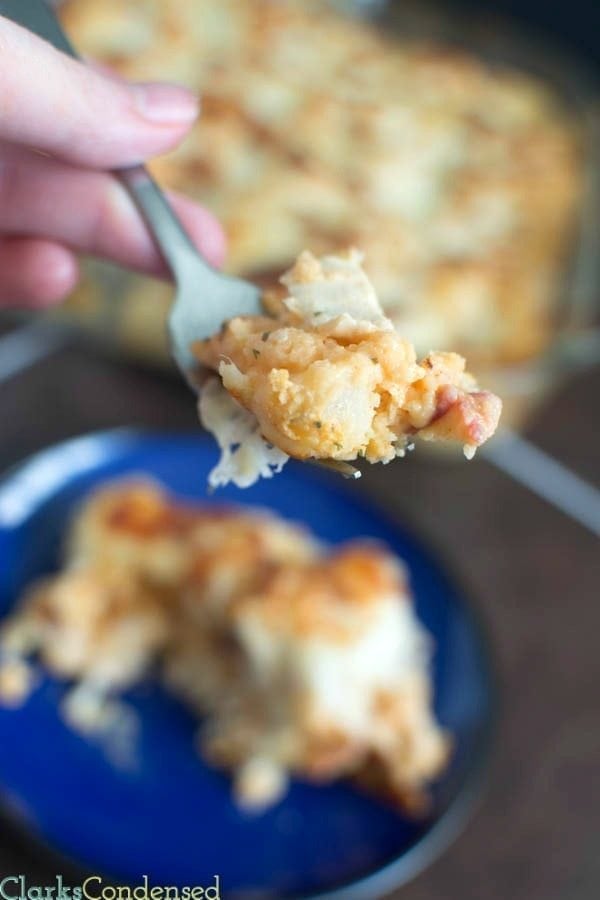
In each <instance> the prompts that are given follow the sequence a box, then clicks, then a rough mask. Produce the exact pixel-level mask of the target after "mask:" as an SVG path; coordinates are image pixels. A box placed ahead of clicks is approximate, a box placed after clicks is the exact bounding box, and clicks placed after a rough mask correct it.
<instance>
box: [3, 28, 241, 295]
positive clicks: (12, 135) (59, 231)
mask: <svg viewBox="0 0 600 900" xmlns="http://www.w3.org/2000/svg"><path fill="white" fill-rule="evenodd" d="M197 114H198V104H197V100H196V98H195V97H194V96H193V95H192V94H191V93H189V92H188V91H187V90H185V89H184V88H180V87H175V86H173V85H166V84H129V83H126V82H123V81H121V80H119V79H117V78H113V77H111V76H109V75H106V74H103V73H100V72H99V71H96V70H95V69H93V68H90V67H88V66H86V65H84V64H83V63H80V62H77V61H75V60H73V59H70V58H69V57H67V56H64V55H63V54H61V53H59V52H58V51H57V50H55V49H54V48H53V47H51V46H50V45H49V44H47V43H46V42H45V41H43V40H41V39H40V38H38V37H37V36H35V35H32V34H30V33H29V32H28V31H26V30H25V29H23V28H20V27H19V26H18V25H15V24H14V23H12V22H9V21H8V20H7V19H4V18H1V17H0V305H2V304H4V305H7V304H9V303H10V304H12V305H15V304H17V305H22V306H29V307H38V308H39V307H44V306H47V305H49V304H52V303H54V302H56V301H58V300H60V299H62V298H63V297H64V296H65V295H66V294H68V293H69V292H70V291H71V290H72V288H73V287H74V285H75V283H76V281H77V277H78V266H77V260H76V256H75V254H76V253H89V254H93V255H96V256H101V257H105V258H107V259H111V260H114V261H115V262H117V263H120V264H121V265H124V266H128V267H130V268H132V269H136V270H138V271H141V272H147V273H150V274H155V275H162V276H166V275H167V272H166V270H165V267H164V265H163V263H162V261H161V259H160V256H159V254H158V252H157V250H156V249H155V247H154V244H153V242H152V240H151V238H150V236H149V234H148V232H147V230H146V227H145V225H144V223H143V221H142V220H141V218H140V216H139V213H138V212H137V210H136V208H135V206H134V205H133V202H132V201H131V199H130V198H129V196H128V194H127V193H126V191H125V190H124V188H123V187H121V185H120V184H119V182H118V181H117V180H116V179H115V178H114V177H113V176H112V175H110V174H108V171H109V170H110V169H114V168H118V167H120V166H127V165H133V164H134V163H138V162H142V161H143V160H146V159H149V158H150V157H152V156H156V155H157V154H159V153H164V152H166V151H167V150H170V149H171V148H173V147H175V146H176V145H177V144H178V143H179V142H180V141H181V140H182V138H183V137H184V136H185V134H186V133H187V131H188V130H189V129H190V127H191V126H192V124H193V122H194V120H195V119H196V117H197ZM170 196H171V200H172V202H173V205H174V207H175V209H176V211H177V213H178V215H179V216H180V218H181V220H182V222H183V224H184V225H185V227H186V229H187V230H188V232H189V234H190V236H191V238H192V240H193V241H194V242H195V244H196V245H197V246H198V248H199V249H200V251H201V252H202V253H203V254H204V255H205V256H206V257H207V259H208V260H209V261H211V262H212V263H213V264H215V265H218V264H219V263H220V262H222V258H223V255H224V246H225V242H224V237H223V233H222V231H221V228H220V226H219V225H218V223H217V222H216V220H215V219H214V218H213V217H212V216H211V215H210V213H208V212H207V211H206V210H204V209H202V208H201V207H199V206H197V205H196V204H194V203H192V202H191V201H190V200H187V199H186V198H184V197H181V196H177V195H174V194H171V195H170Z"/></svg>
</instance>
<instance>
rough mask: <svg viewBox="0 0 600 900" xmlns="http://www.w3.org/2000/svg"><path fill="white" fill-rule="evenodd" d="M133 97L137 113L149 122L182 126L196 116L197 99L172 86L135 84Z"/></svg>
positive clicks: (184, 90)
mask: <svg viewBox="0 0 600 900" xmlns="http://www.w3.org/2000/svg"><path fill="white" fill-rule="evenodd" d="M133 95H134V98H135V105H136V108H137V110H138V112H139V113H140V114H141V115H142V116H143V117H144V118H145V119H147V120H148V121H149V122H155V123H157V124H159V125H160V124H163V125H184V124H187V123H190V122H193V121H194V119H195V118H196V117H197V115H198V109H199V102H198V98H197V97H196V96H194V94H192V92H191V91H188V90H186V89H185V88H182V87H178V86H176V85H174V84H173V85H172V84H136V85H134V87H133Z"/></svg>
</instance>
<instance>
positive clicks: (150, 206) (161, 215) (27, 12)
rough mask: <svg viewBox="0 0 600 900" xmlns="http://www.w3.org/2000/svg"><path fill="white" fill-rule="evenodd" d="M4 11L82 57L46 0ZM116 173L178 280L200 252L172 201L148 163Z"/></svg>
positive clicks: (29, 0) (22, 0)
mask: <svg viewBox="0 0 600 900" xmlns="http://www.w3.org/2000/svg"><path fill="white" fill-rule="evenodd" d="M0 15H3V16H6V18H8V19H11V20H12V21H13V22H16V23H17V24H18V25H22V26H23V27H24V28H27V29H28V30H29V31H33V32H34V33H35V34H37V35H38V36H39V37H41V38H43V39H44V40H45V41H48V43H50V44H52V45H53V46H54V47H56V49H57V50H60V51H61V52H63V53H66V54H67V55H68V56H72V57H74V58H75V59H79V58H80V57H79V54H78V53H77V52H76V50H75V48H74V47H73V45H72V44H71V42H70V40H69V38H68V37H67V35H66V34H65V32H64V31H63V29H62V27H61V25H60V23H59V21H58V19H57V18H56V16H55V14H54V12H53V11H52V9H50V7H49V6H48V5H47V3H45V2H44V0H0ZM114 174H115V176H116V177H117V178H118V179H119V181H120V182H121V183H122V184H123V185H124V187H125V188H126V189H127V191H128V192H129V194H130V195H131V197H132V199H133V201H134V203H135V205H136V206H137V208H138V209H139V211H140V213H141V215H142V217H143V219H144V221H145V222H146V225H147V226H148V228H149V230H150V232H151V234H152V236H153V237H154V239H155V241H156V243H157V245H158V248H159V250H160V252H161V254H162V256H163V257H164V259H165V262H166V263H167V265H168V267H169V269H170V271H171V273H172V274H173V277H174V278H175V280H176V281H177V280H178V278H179V276H180V273H181V274H183V272H184V270H185V267H186V266H187V264H188V262H189V260H190V254H192V255H193V257H194V258H195V260H196V266H197V265H198V257H199V255H200V254H199V253H198V251H197V250H196V248H195V246H194V245H193V244H192V242H191V240H190V238H189V236H188V234H187V232H186V231H185V229H184V227H183V226H182V224H181V222H180V221H179V219H178V218H177V216H176V215H175V213H174V212H173V208H172V206H171V204H170V203H169V201H168V200H167V198H166V197H165V194H164V193H163V191H162V190H161V189H160V188H159V186H158V185H157V183H156V182H155V181H154V179H153V178H152V176H151V174H150V172H149V171H148V170H147V168H146V167H145V166H143V165H137V166H130V167H128V168H123V169H117V170H115V171H114ZM202 261H203V262H204V264H205V266H206V268H207V270H209V271H211V272H212V271H213V269H212V268H211V266H209V264H208V263H207V262H206V261H205V260H202Z"/></svg>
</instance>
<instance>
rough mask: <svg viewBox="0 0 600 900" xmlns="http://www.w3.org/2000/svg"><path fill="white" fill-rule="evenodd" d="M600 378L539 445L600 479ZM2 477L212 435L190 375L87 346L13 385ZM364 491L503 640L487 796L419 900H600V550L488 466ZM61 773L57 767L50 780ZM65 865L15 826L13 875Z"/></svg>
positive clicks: (5, 407)
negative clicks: (129, 434) (17, 468)
mask: <svg viewBox="0 0 600 900" xmlns="http://www.w3.org/2000/svg"><path fill="white" fill-rule="evenodd" d="M598 396H600V371H596V372H595V373H593V374H592V375H591V376H581V377H580V378H578V379H577V380H574V381H572V382H571V383H570V384H569V385H568V386H566V387H565V388H564V389H563V390H562V391H561V392H560V393H559V394H558V395H557V396H556V397H555V399H554V400H553V402H552V403H551V404H548V405H546V407H545V409H544V410H543V411H541V412H540V413H538V415H537V417H536V420H535V421H534V422H532V423H531V427H530V429H529V431H528V436H529V437H531V438H532V439H533V440H535V441H536V442H538V444H539V445H540V446H541V447H543V448H544V449H545V450H547V451H549V452H550V453H553V454H554V455H555V456H556V457H557V458H558V459H560V460H562V461H563V462H566V463H568V464H569V465H570V466H572V467H573V469H574V470H575V471H577V472H578V473H579V474H580V475H582V476H584V477H586V478H588V479H589V480H590V481H595V482H596V483H598V479H599V477H600V470H599V466H598V459H599V454H600V429H599V428H598V413H599V409H598V399H597V398H598ZM0 410H1V423H2V424H1V429H2V432H1V434H2V437H1V441H0V469H4V468H6V467H7V466H9V465H10V464H12V463H14V462H16V461H18V460H21V459H23V458H24V457H25V456H26V455H28V454H29V453H31V452H33V451H35V450H38V449H40V448H43V447H45V446H47V445H48V444H51V443H53V442H55V441H59V440H62V439H64V438H66V437H69V436H71V435H74V434H80V433H82V432H87V431H93V430H97V429H102V428H111V427H114V426H119V425H130V424H135V425H142V426H151V427H153V428H164V429H167V428H171V429H190V428H191V429H193V428H196V427H197V424H196V421H195V416H194V409H193V403H192V399H191V396H190V395H189V393H188V392H187V390H186V389H185V388H184V387H183V385H181V384H179V383H178V382H177V381H176V380H175V379H168V378H164V377H162V376H160V375H156V374H153V373H150V372H148V371H146V370H144V369H143V368H134V367H130V366H126V365H125V364H123V363H113V362H109V361H108V360H106V359H105V358H103V357H102V356H100V355H98V354H97V353H95V352H93V351H92V350H91V349H90V348H84V347H72V348H69V349H67V350H63V351H61V352H59V353H57V354H56V355H54V356H53V357H51V358H49V359H47V360H44V361H43V362H40V363H38V364H37V365H36V366H34V367H33V368H31V369H29V370H27V371H26V372H24V373H22V374H21V375H19V376H18V377H16V378H14V379H12V380H10V381H8V382H6V383H4V384H2V385H0ZM357 490H361V491H365V492H367V493H368V494H370V495H372V496H373V497H374V498H375V499H376V500H378V501H379V502H380V503H382V504H383V505H387V506H388V507H391V508H392V511H393V512H394V513H395V514H397V515H400V516H403V517H405V518H407V519H408V520H409V521H412V522H414V524H415V526H416V527H417V529H418V530H419V531H420V532H421V533H425V534H426V535H429V536H430V537H431V539H432V541H433V542H434V544H436V545H438V546H440V547H441V548H442V549H443V550H445V553H446V555H448V556H450V557H451V558H452V557H453V558H454V560H455V565H456V567H457V569H458V570H459V572H460V573H461V574H462V576H463V580H464V581H466V583H467V584H468V586H470V588H471V593H472V594H473V595H474V597H475V598H476V602H477V603H478V605H479V608H480V611H481V612H482V614H483V617H484V619H485V620H486V621H487V624H488V626H489V627H490V629H491V632H492V636H493V642H494V645H495V650H496V656H497V660H498V664H499V669H500V676H501V681H502V688H503V694H504V714H503V721H502V723H501V727H500V732H499V736H498V741H497V746H496V753H495V760H494V763H493V766H492V771H491V775H490V784H489V787H488V790H487V794H486V796H485V798H484V800H483V803H482V804H481V806H480V808H479V811H478V812H477V813H476V815H475V816H474V818H473V819H472V821H471V823H470V824H469V825H468V827H467V828H466V830H465V831H464V833H463V834H462V836H461V837H460V838H459V839H458V840H457V842H456V843H455V844H454V845H453V847H452V848H451V849H450V850H449V851H447V852H446V853H445V854H444V856H443V857H442V858H441V859H440V860H439V861H438V862H436V863H435V864H434V865H433V866H431V867H430V868H429V869H428V870H427V871H426V872H425V873H423V874H422V875H420V876H419V877H418V878H417V879H416V880H415V881H413V882H412V883H411V884H410V885H407V886H406V887H405V888H403V889H402V890H401V891H399V892H398V894H397V896H398V897H402V898H403V900H434V898H435V900H438V898H439V900H441V898H444V900H449V898H452V900H454V898H456V900H521V898H523V900H553V898H560V900H598V898H599V897H600V714H599V709H598V707H599V701H598V687H599V685H600V552H599V550H600V548H599V544H598V541H597V539H595V538H594V537H592V536H591V535H590V534H588V533H586V532H585V531H584V530H583V529H582V528H581V527H580V526H579V525H577V524H575V523H573V522H571V521H569V520H567V519H565V518H564V517H563V516H562V515H561V514H560V513H558V512H557V511H555V510H554V509H552V508H550V507H549V506H547V505H546V504H545V503H543V502H542V501H540V500H538V499H536V498H535V497H533V496H531V495H530V494H529V493H528V492H527V491H526V490H525V489H523V488H521V487H519V486H517V485H515V484H513V483H512V482H511V481H509V480H508V479H507V478H506V477H505V476H504V475H501V474H500V473H498V472H496V471H495V470H493V469H492V468H491V467H490V465H489V464H488V463H486V462H485V461H483V460H481V461H480V460H475V461H474V462H473V463H470V464H468V465H467V464H463V465H452V464H448V463H442V462H437V463H433V462H430V461H424V460H423V457H422V456H421V458H420V459H419V457H418V455H415V456H414V457H412V458H410V459H407V460H405V461H399V462H397V463H396V464H394V465H393V466H392V467H388V468H383V467H373V468H372V469H370V470H369V471H368V472H367V473H366V476H365V477H363V479H362V484H361V485H360V487H357ZM48 777H51V765H50V763H49V775H48ZM58 870H60V869H59V866H58V864H57V862H56V860H54V859H53V858H52V857H50V856H47V855H45V854H44V853H42V852H40V851H39V850H36V849H34V848H33V847H32V846H31V845H30V844H29V842H28V841H27V840H26V839H25V838H23V837H21V836H17V835H15V834H14V833H13V832H12V831H11V830H10V829H8V828H7V827H6V826H4V827H3V828H2V831H1V832H0V875H4V874H13V873H21V872H23V873H25V874H26V875H27V876H28V880H29V882H30V884H50V883H52V882H53V880H54V875H55V873H56V872H57V871H58Z"/></svg>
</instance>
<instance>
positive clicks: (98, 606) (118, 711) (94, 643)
mask: <svg viewBox="0 0 600 900" xmlns="http://www.w3.org/2000/svg"><path fill="white" fill-rule="evenodd" d="M429 656H430V647H429V640H428V637H427V635H426V633H425V631H424V629H423V628H422V626H421V625H420V623H419V622H418V621H417V618H416V616H415V613H414V609H413V604H412V599H411V595H410V591H409V587H408V583H407V575H406V572H405V570H404V568H403V566H402V564H401V562H400V560H398V559H397V558H396V557H394V556H393V555H392V553H391V552H390V551H389V550H388V549H386V548H385V547H384V546H381V545H379V544H375V543H371V542H368V541H359V542H355V543H349V544H345V545H341V546H338V547H335V548H327V547H324V546H322V545H321V544H319V543H318V542H317V541H316V539H315V538H313V537H312V536H311V535H310V534H309V533H307V532H306V531H304V530H302V529H301V528H299V527H297V526H295V525H292V524H290V523H288V522H286V521H284V520H282V519H279V518H277V517H275V516H274V515H270V514H267V513H264V512H261V511H257V510H248V509H244V510H242V509H236V508H225V507H218V506H195V507H194V506H191V505H183V504H181V503H179V502H176V501H174V500H172V499H170V498H169V497H168V496H167V495H166V494H165V493H164V492H163V491H162V490H161V488H160V487H159V486H158V485H155V484H154V483H153V482H149V481H137V482H124V483H123V482H122V483H116V484H113V485H111V486H108V487H104V488H102V489H100V490H99V491H98V492H97V493H96V494H94V495H92V496H91V497H90V498H89V499H88V500H87V502H86V503H85V505H84V507H83V508H82V510H81V512H80V513H79V515H78V517H77V518H76V520H75V522H74V524H73V527H72V529H71V532H70V535H69V539H68V543H67V559H66V565H65V568H64V569H63V570H62V571H60V572H58V573H57V574H55V575H53V576H50V577H48V578H46V579H45V580H43V581H42V582H40V583H39V584H38V585H35V586H33V587H32V588H31V589H30V590H29V591H28V592H27V593H26V595H25V596H24V598H23V600H22V601H21V603H20V605H19V606H18V607H17V608H16V610H15V611H14V612H13V613H12V615H11V616H9V618H8V620H7V621H6V622H5V623H4V626H3V628H2V630H1V631H0V703H4V704H5V705H7V706H16V705H18V704H19V703H21V702H25V699H26V694H27V693H28V692H30V691H32V690H33V689H34V688H35V685H36V683H37V681H39V668H37V667H36V663H35V660H38V661H39V662H40V663H41V666H42V667H43V668H44V669H46V670H47V671H49V672H50V673H52V674H53V675H55V676H57V677H59V678H61V679H64V680H66V681H67V682H68V683H69V690H68V692H67V694H66V695H65V698H64V701H63V712H64V714H65V716H66V718H67V720H68V721H69V722H70V723H71V725H72V726H73V727H75V728H77V729H78V730H80V731H82V732H84V733H86V734H88V735H93V734H94V733H95V732H103V731H108V733H110V729H111V728H112V727H114V726H116V724H117V716H118V715H122V714H123V703H122V702H121V703H120V704H119V702H118V701H117V696H118V693H119V692H120V691H122V690H123V689H125V688H127V687H129V686H131V685H133V684H135V683H137V682H138V681H139V680H140V679H141V678H142V677H143V676H144V675H145V673H146V672H147V671H148V670H149V669H150V668H151V667H153V668H154V671H156V672H157V674H158V677H159V678H160V680H161V682H162V683H163V684H164V685H165V686H166V687H167V689H168V690H169V691H170V692H172V693H173V695H174V696H175V697H177V698H179V699H180V700H182V701H183V702H184V703H185V704H186V705H188V706H189V708H190V709H191V710H192V712H193V713H194V714H196V715H198V717H199V718H200V721H199V730H198V747H199V751H200V753H201V754H202V756H204V757H205V758H206V759H207V761H208V762H210V763H212V764H214V765H215V766H217V767H219V768H222V769H223V770H225V771H228V772H229V773H231V775H232V777H233V790H234V795H235V799H236V802H238V803H239V804H240V805H241V806H243V807H244V808H250V809H255V810H259V809H262V808H265V807H267V806H269V805H270V804H272V803H274V802H276V801H277V800H278V799H279V798H280V797H281V796H283V794H284V793H285V790H286V788H287V784H288V781H289V779H290V777H298V778H300V779H304V780H307V781H311V782H316V783H326V782H330V781H332V780H334V779H337V778H341V777H352V778H355V779H357V780H358V781H359V782H361V783H363V784H364V785H365V786H366V787H369V788H371V789H376V791H377V792H378V793H380V794H382V795H383V796H384V797H385V798H387V799H388V800H389V801H391V802H393V803H397V804H399V805H400V806H402V807H403V808H406V809H408V810H410V811H415V812H416V811H418V810H420V809H422V808H423V807H424V805H426V802H427V788H428V786H429V784H430V783H431V781H432V780H433V779H434V778H436V777H437V776H438V775H439V774H440V773H441V771H442V770H443V769H444V766H445V764H446V762H447V759H448V756H449V749H450V739H449V737H448V736H447V735H446V734H445V733H444V732H443V731H442V729H441V728H440V727H439V726H438V724H437V723H436V721H435V718H434V715H433V712H432V708H431V679H430V674H429ZM130 713H131V710H130Z"/></svg>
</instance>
